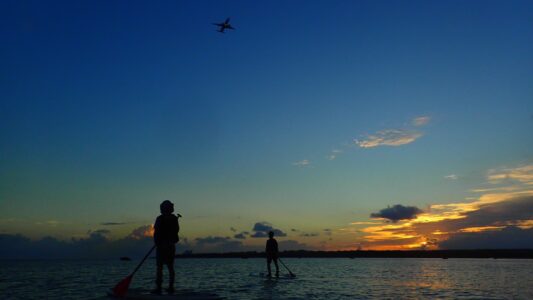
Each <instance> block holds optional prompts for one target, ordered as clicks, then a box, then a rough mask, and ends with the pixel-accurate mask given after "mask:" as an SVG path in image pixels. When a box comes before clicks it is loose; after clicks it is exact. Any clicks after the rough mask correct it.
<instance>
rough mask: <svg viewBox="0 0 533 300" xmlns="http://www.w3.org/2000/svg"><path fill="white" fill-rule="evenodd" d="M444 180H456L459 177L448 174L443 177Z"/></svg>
mask: <svg viewBox="0 0 533 300" xmlns="http://www.w3.org/2000/svg"><path fill="white" fill-rule="evenodd" d="M444 178H445V179H449V180H457V179H459V176H457V175H455V174H450V175H446V176H444Z"/></svg>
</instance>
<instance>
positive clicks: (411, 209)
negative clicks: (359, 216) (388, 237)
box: [370, 204, 423, 223]
mask: <svg viewBox="0 0 533 300" xmlns="http://www.w3.org/2000/svg"><path fill="white" fill-rule="evenodd" d="M421 213H423V211H422V210H421V209H420V208H418V207H416V206H403V205H401V204H396V205H394V206H393V207H387V208H384V209H382V210H380V211H379V212H377V213H372V214H370V217H371V218H382V219H387V220H390V221H392V222H393V223H396V222H398V221H400V220H411V219H414V218H416V216H417V215H419V214H421Z"/></svg>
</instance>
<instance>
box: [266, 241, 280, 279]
mask: <svg viewBox="0 0 533 300" xmlns="http://www.w3.org/2000/svg"><path fill="white" fill-rule="evenodd" d="M265 252H266V257H267V266H268V277H272V271H271V268H270V264H271V263H272V261H274V265H275V266H276V277H279V267H278V242H277V241H276V239H275V238H274V232H273V231H270V232H269V233H268V240H267V242H266V248H265Z"/></svg>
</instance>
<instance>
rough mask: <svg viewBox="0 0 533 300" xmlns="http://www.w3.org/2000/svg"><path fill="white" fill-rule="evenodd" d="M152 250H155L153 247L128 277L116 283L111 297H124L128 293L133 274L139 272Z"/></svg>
mask: <svg viewBox="0 0 533 300" xmlns="http://www.w3.org/2000/svg"><path fill="white" fill-rule="evenodd" d="M154 249H155V245H154V246H153V247H152V249H150V251H148V253H146V255H145V256H144V258H143V259H142V260H141V262H140V263H139V264H138V265H137V267H136V268H135V270H133V272H132V273H131V274H130V275H128V276H127V277H126V278H124V279H122V280H121V281H120V282H119V283H117V285H115V287H114V288H113V290H112V291H113V296H115V297H124V296H126V293H128V287H129V286H130V283H131V279H132V278H133V275H135V272H137V270H139V268H140V267H141V266H142V264H143V263H144V261H145V260H146V259H147V258H148V256H149V255H150V253H152V251H154Z"/></svg>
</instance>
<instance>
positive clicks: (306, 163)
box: [292, 159, 311, 168]
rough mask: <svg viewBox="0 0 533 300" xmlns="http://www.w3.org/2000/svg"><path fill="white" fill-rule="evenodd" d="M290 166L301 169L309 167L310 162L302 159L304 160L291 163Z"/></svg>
mask: <svg viewBox="0 0 533 300" xmlns="http://www.w3.org/2000/svg"><path fill="white" fill-rule="evenodd" d="M292 165H293V166H297V167H301V168H303V167H309V166H310V165H311V162H310V161H309V160H307V159H304V160H300V161H296V162H293V163H292Z"/></svg>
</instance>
